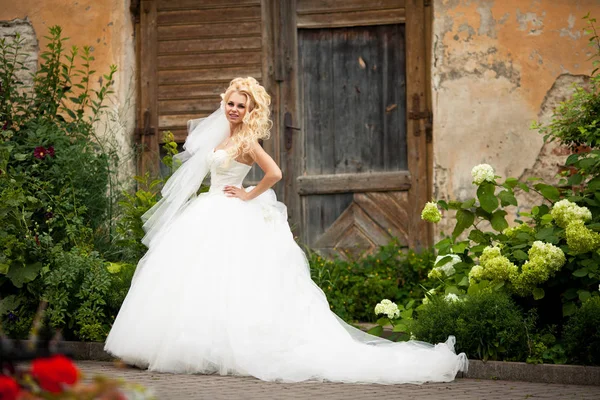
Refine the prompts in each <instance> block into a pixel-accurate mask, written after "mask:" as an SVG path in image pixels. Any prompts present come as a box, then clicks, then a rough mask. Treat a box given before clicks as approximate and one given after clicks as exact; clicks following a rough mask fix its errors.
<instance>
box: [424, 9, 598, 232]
mask: <svg viewBox="0 0 600 400" xmlns="http://www.w3.org/2000/svg"><path fill="white" fill-rule="evenodd" d="M588 12H591V13H592V15H593V16H597V17H600V2H599V1H598V0H502V1H500V0H496V1H494V0H435V1H434V14H435V18H434V28H433V57H432V69H433V70H432V76H433V82H432V87H433V110H434V144H433V146H434V150H433V152H434V197H436V198H445V199H459V200H460V199H464V198H467V197H471V196H474V194H475V193H474V186H473V185H472V184H471V180H472V179H471V174H470V171H471V168H472V167H473V166H474V165H476V164H480V163H488V164H491V165H492V166H494V168H495V169H496V173H497V174H498V175H501V176H504V177H506V176H513V177H524V176H529V175H534V176H541V177H544V178H545V179H547V180H552V179H553V178H554V176H555V174H556V172H557V165H558V164H560V163H562V161H563V160H564V157H565V156H566V151H564V149H561V148H559V147H558V146H556V145H553V144H546V145H544V143H543V138H542V136H541V135H540V134H539V133H537V132H536V131H533V130H531V129H530V125H531V122H532V121H534V120H539V119H542V120H544V119H547V118H549V117H550V116H551V114H552V108H553V106H554V105H556V104H557V102H558V101H560V100H561V99H562V100H564V98H566V97H567V96H568V93H569V90H570V85H571V83H572V82H574V81H581V80H582V77H581V75H588V74H590V73H591V70H592V67H591V62H589V61H587V60H588V58H589V57H590V56H591V50H592V49H591V47H589V46H588V37H587V36H584V35H583V28H584V27H585V25H586V23H585V21H584V20H582V17H583V16H584V15H586V14H587V13H588ZM523 200H525V203H526V202H527V199H523ZM438 229H439V231H438V233H440V232H446V233H447V232H448V231H449V225H444V224H440V226H439V227H438Z"/></svg>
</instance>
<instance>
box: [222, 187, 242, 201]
mask: <svg viewBox="0 0 600 400" xmlns="http://www.w3.org/2000/svg"><path fill="white" fill-rule="evenodd" d="M223 192H225V195H226V196H227V197H237V198H238V199H241V200H244V201H246V200H248V192H246V191H245V190H244V189H240V188H239V187H237V186H225V189H223Z"/></svg>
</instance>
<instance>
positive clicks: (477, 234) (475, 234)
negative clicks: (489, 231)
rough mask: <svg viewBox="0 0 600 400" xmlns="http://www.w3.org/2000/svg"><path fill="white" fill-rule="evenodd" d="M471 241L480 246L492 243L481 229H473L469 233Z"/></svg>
mask: <svg viewBox="0 0 600 400" xmlns="http://www.w3.org/2000/svg"><path fill="white" fill-rule="evenodd" d="M469 239H471V240H472V241H474V242H475V243H479V244H483V243H485V244H489V242H490V241H489V239H488V238H487V236H486V235H485V233H483V232H481V231H480V230H479V229H473V230H472V231H471V232H469Z"/></svg>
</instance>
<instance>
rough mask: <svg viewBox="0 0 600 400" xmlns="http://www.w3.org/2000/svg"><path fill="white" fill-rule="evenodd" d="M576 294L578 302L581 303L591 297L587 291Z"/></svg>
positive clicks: (579, 291)
mask: <svg viewBox="0 0 600 400" xmlns="http://www.w3.org/2000/svg"><path fill="white" fill-rule="evenodd" d="M577 294H578V295H579V300H580V301H581V302H582V303H583V302H584V301H586V300H588V299H589V298H591V297H592V295H591V293H590V292H588V291H587V290H578V291H577Z"/></svg>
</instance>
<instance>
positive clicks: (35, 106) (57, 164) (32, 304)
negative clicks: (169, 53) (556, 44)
mask: <svg viewBox="0 0 600 400" xmlns="http://www.w3.org/2000/svg"><path fill="white" fill-rule="evenodd" d="M47 39H48V41H49V43H48V47H47V49H46V50H44V51H43V52H42V53H41V54H40V58H41V60H42V61H41V63H40V66H39V69H38V70H37V71H36V72H35V74H34V75H33V85H32V86H31V87H29V86H26V85H24V84H23V82H21V81H20V80H19V78H18V77H19V76H22V75H23V72H27V71H26V68H25V65H24V63H23V59H24V57H25V56H26V55H25V54H23V53H22V45H23V40H22V39H21V38H20V36H19V35H17V36H16V38H15V40H13V41H10V40H7V39H1V40H0V247H1V248H2V252H0V290H1V292H2V295H3V298H2V300H1V302H2V303H1V306H0V318H1V319H2V322H3V326H4V329H5V331H6V332H8V333H9V334H11V335H15V336H17V337H22V336H24V335H25V334H26V329H25V327H27V328H29V327H30V324H31V321H32V317H33V315H34V314H35V311H36V309H37V305H38V303H39V302H40V300H42V299H45V300H48V301H49V303H50V304H49V306H48V314H47V316H48V319H49V321H50V324H51V326H53V327H55V328H59V329H62V330H63V333H64V334H65V336H66V337H77V338H80V339H85V340H102V339H103V337H104V335H105V334H106V332H107V328H108V324H109V323H110V322H111V320H110V315H114V314H115V310H110V309H109V308H108V306H107V303H106V297H107V296H108V294H109V288H110V287H111V285H113V283H112V280H111V275H110V274H109V273H108V272H107V271H106V265H105V264H106V263H105V261H104V260H103V259H102V257H101V256H100V254H99V253H98V252H97V251H94V250H92V249H93V248H94V246H95V245H98V244H99V243H100V242H102V241H104V242H109V241H111V240H112V239H111V230H112V224H113V221H112V219H113V216H114V213H113V212H114V210H113V207H114V204H115V198H116V196H114V188H113V187H114V176H115V170H116V168H117V164H118V156H117V149H116V147H114V146H112V145H111V144H110V142H109V141H108V140H106V139H104V138H100V137H98V136H97V135H96V131H95V129H94V124H95V123H96V122H97V121H98V120H99V118H100V115H101V113H102V112H103V110H104V109H105V108H106V106H105V104H104V103H105V102H106V99H107V97H108V96H110V95H111V94H112V91H111V87H112V85H113V77H114V74H115V73H116V67H115V66H110V67H109V72H108V73H107V74H104V75H102V76H101V77H99V78H96V71H94V70H93V69H92V63H93V61H94V57H93V56H92V55H91V48H90V47H83V48H82V49H78V48H77V47H71V48H70V49H66V47H65V42H66V40H67V39H66V38H63V36H62V30H61V28H60V27H58V26H53V27H51V28H50V30H49V36H47ZM96 80H98V81H99V82H100V84H99V87H97V88H96V86H98V85H96V84H94V85H91V83H92V82H95V81H96Z"/></svg>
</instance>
